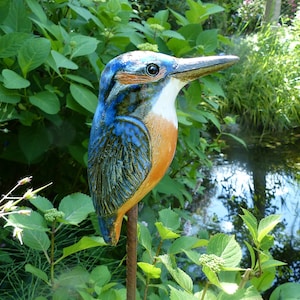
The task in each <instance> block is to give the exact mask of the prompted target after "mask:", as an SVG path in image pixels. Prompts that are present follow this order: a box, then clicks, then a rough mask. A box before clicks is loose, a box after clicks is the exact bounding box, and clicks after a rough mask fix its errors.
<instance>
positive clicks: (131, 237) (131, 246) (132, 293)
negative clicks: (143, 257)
mask: <svg viewBox="0 0 300 300" xmlns="http://www.w3.org/2000/svg"><path fill="white" fill-rule="evenodd" d="M127 216H128V221H127V275H126V288H127V298H126V299H127V300H135V299H136V266H137V258H136V256H137V250H136V248H137V219H138V205H137V204H136V205H135V206H134V207H132V208H131V209H130V210H129V211H128V212H127Z"/></svg>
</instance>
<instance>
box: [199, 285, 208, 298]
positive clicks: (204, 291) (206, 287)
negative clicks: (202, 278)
mask: <svg viewBox="0 0 300 300" xmlns="http://www.w3.org/2000/svg"><path fill="white" fill-rule="evenodd" d="M208 286H209V282H208V281H207V282H206V284H205V287H204V289H203V290H202V296H201V300H204V298H205V294H206V292H207V290H208Z"/></svg>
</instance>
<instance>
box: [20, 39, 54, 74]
mask: <svg viewBox="0 0 300 300" xmlns="http://www.w3.org/2000/svg"><path fill="white" fill-rule="evenodd" d="M50 49H51V45H50V41H49V40H47V39H45V38H34V39H31V40H29V41H27V42H26V43H24V45H23V47H22V48H21V49H20V51H19V54H18V62H19V65H20V67H21V70H22V72H23V75H24V77H26V76H27V73H28V72H30V71H31V70H34V69H35V68H37V67H39V66H40V65H41V64H42V63H44V62H45V61H46V60H47V58H48V55H49V54H50Z"/></svg>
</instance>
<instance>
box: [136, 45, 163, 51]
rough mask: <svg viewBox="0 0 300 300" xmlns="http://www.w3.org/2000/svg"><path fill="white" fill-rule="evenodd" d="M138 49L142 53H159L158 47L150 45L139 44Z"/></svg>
mask: <svg viewBox="0 0 300 300" xmlns="http://www.w3.org/2000/svg"><path fill="white" fill-rule="evenodd" d="M137 48H138V49H139V50H142V51H153V52H158V46H157V45H154V44H150V43H143V44H139V45H137Z"/></svg>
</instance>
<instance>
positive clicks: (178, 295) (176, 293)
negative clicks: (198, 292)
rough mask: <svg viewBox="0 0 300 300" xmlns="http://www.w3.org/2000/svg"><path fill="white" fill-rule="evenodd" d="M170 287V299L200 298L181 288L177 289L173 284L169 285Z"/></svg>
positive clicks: (195, 299) (187, 299) (191, 299)
mask: <svg viewBox="0 0 300 300" xmlns="http://www.w3.org/2000/svg"><path fill="white" fill-rule="evenodd" d="M169 288H170V300H183V299H184V300H199V299H200V298H198V297H195V296H193V294H191V293H188V292H186V291H183V290H178V289H176V288H174V287H173V286H171V285H169ZM209 299H210V298H209Z"/></svg>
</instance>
